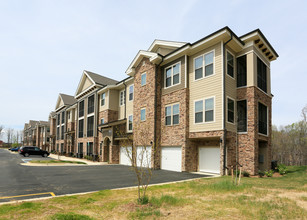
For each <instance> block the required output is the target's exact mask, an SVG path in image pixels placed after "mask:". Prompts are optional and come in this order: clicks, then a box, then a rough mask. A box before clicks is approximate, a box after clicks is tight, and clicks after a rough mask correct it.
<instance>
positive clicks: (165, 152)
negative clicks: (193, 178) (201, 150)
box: [161, 147, 181, 172]
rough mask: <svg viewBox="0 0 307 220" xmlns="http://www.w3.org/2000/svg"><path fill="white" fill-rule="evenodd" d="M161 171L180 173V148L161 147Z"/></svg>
mask: <svg viewBox="0 0 307 220" xmlns="http://www.w3.org/2000/svg"><path fill="white" fill-rule="evenodd" d="M161 169H162V170H172V171H178V172H181V147H162V149H161Z"/></svg>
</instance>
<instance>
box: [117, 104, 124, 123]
mask: <svg viewBox="0 0 307 220" xmlns="http://www.w3.org/2000/svg"><path fill="white" fill-rule="evenodd" d="M124 118H125V105H122V106H119V108H118V120H121V119H124Z"/></svg>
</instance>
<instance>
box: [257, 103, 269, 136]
mask: <svg viewBox="0 0 307 220" xmlns="http://www.w3.org/2000/svg"><path fill="white" fill-rule="evenodd" d="M258 131H259V133H261V134H265V135H267V134H268V107H267V106H265V105H263V104H261V103H260V102H259V103H258Z"/></svg>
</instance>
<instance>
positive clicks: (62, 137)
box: [61, 125, 64, 140]
mask: <svg viewBox="0 0 307 220" xmlns="http://www.w3.org/2000/svg"><path fill="white" fill-rule="evenodd" d="M61 140H64V125H63V126H62V127H61Z"/></svg>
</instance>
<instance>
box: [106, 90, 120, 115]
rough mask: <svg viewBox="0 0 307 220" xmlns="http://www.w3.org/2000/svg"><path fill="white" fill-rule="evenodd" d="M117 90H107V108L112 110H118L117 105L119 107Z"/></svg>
mask: <svg viewBox="0 0 307 220" xmlns="http://www.w3.org/2000/svg"><path fill="white" fill-rule="evenodd" d="M118 96H119V91H118V90H114V89H110V90H109V100H108V103H109V109H111V110H114V111H118V107H119V99H118Z"/></svg>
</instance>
